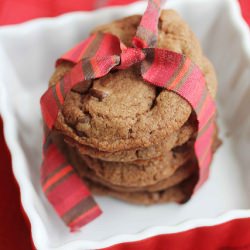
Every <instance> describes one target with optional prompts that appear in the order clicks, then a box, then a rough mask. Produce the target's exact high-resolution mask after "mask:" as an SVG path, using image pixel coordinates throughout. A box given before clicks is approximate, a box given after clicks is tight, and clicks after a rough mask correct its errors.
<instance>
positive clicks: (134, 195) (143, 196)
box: [85, 175, 197, 205]
mask: <svg viewBox="0 0 250 250" xmlns="http://www.w3.org/2000/svg"><path fill="white" fill-rule="evenodd" d="M85 182H86V184H87V185H88V186H89V188H90V190H91V192H92V193H93V194H96V195H108V196H112V197H114V198H117V199H120V200H123V201H126V202H129V203H134V204H140V205H152V204H157V203H167V202H177V203H184V202H186V201H188V200H189V199H190V197H191V195H192V192H193V189H194V186H195V183H196V182H197V175H194V176H192V177H190V178H189V179H187V180H185V181H184V182H182V183H181V184H179V185H176V186H174V187H171V188H167V189H165V190H162V191H157V192H147V191H142V192H118V191H115V190H112V189H109V188H107V187H104V186H102V185H100V184H97V183H95V182H93V181H90V180H88V179H85Z"/></svg>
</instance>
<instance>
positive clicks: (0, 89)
mask: <svg viewBox="0 0 250 250" xmlns="http://www.w3.org/2000/svg"><path fill="white" fill-rule="evenodd" d="M196 1H199V0H188V2H189V3H192V4H193V3H194V2H196ZM206 1H207V2H208V1H209V2H210V3H211V4H212V3H213V2H215V1H217V0H212V1H211V0H206ZM175 2H181V0H175ZM223 4H225V5H226V4H227V5H228V7H229V8H228V11H229V13H230V17H231V21H232V23H233V24H234V25H235V28H236V29H237V30H238V31H239V35H240V36H241V42H242V44H241V46H242V47H243V49H244V51H245V53H246V56H247V58H248V61H249V64H250V32H249V29H248V26H247V24H246V23H245V21H244V20H243V18H242V17H241V12H240V7H239V4H238V2H236V1H234V0H224V3H223ZM137 5H143V6H145V3H143V2H137V3H133V4H130V5H127V6H118V7H106V8H102V9H99V10H95V11H93V12H87V11H80V12H79V11H77V12H73V13H67V14H63V15H60V16H58V17H52V18H47V17H46V18H38V19H35V20H31V21H27V22H25V23H21V24H17V25H6V26H4V27H1V28H0V35H1V33H2V32H13V31H15V32H20V31H21V30H22V29H31V30H32V29H37V28H38V27H41V26H46V25H50V24H51V22H53V25H54V27H55V26H56V25H57V24H61V23H62V22H68V21H69V20H70V19H72V18H77V16H80V15H81V16H82V15H86V16H90V15H93V14H98V13H100V12H105V11H109V10H110V9H114V10H118V9H123V8H128V7H133V6H137ZM0 49H1V48H0ZM1 53H3V54H4V51H1V50H0V54H1ZM7 104H8V100H6V95H5V88H4V84H1V83H0V114H1V115H2V119H3V122H4V124H5V126H4V137H5V140H6V144H7V145H8V148H9V151H10V152H11V162H12V169H13V175H14V178H15V179H16V181H17V183H18V185H19V188H20V196H21V203H22V207H23V210H24V211H25V213H26V215H27V217H28V218H29V220H30V224H31V231H32V239H33V242H34V244H35V245H36V246H37V247H39V249H44V248H41V247H40V246H42V247H43V246H44V245H43V244H42V243H41V240H40V237H38V235H39V234H41V227H40V226H41V225H42V226H45V225H44V224H43V222H42V219H41V217H40V216H39V214H38V212H37V211H36V210H35V209H34V210H33V208H35V207H32V209H31V208H30V207H29V201H30V198H29V197H30V196H32V197H33V194H32V193H31V192H32V188H31V189H27V184H28V185H31V180H29V178H28V176H27V175H26V178H27V179H28V180H29V182H26V183H25V190H24V184H23V182H24V181H25V179H23V176H22V178H21V177H20V174H19V173H18V169H17V168H18V165H19V164H18V162H20V159H19V157H20V156H21V157H23V161H24V163H25V157H24V154H23V152H22V148H21V146H20V145H19V144H17V143H15V140H13V139H16V135H15V134H16V133H15V131H16V128H15V124H14V122H13V121H14V120H15V117H14V115H13V113H12V112H11V110H10V108H9V107H8V105H7ZM13 152H15V154H13ZM29 187H30V186H29ZM32 199H33V200H34V197H33V198H32ZM249 217H250V209H239V210H231V211H228V212H226V213H223V214H221V215H218V216H216V217H215V218H209V219H204V218H200V219H191V220H187V221H185V222H182V223H179V224H177V225H173V226H160V227H156V226H155V227H150V228H147V229H144V230H142V231H141V232H139V233H134V234H120V235H116V236H111V237H108V238H107V239H105V240H100V241H87V240H75V241H70V242H68V243H66V244H64V245H59V246H56V247H52V248H51V246H50V249H57V250H59V249H60V250H67V249H69V247H70V248H71V249H78V248H80V247H82V246H83V244H84V245H85V246H86V247H89V248H104V247H108V246H112V245H115V244H118V243H122V242H133V241H138V240H143V239H146V238H149V237H153V236H156V235H162V234H172V233H178V232H184V231H187V230H190V229H193V228H199V227H203V226H215V225H219V224H222V223H225V222H228V221H231V220H234V219H240V218H249ZM38 218H39V219H40V221H39V219H38ZM41 223H42V224H41ZM38 228H39V230H38Z"/></svg>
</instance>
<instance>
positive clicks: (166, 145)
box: [65, 124, 196, 162]
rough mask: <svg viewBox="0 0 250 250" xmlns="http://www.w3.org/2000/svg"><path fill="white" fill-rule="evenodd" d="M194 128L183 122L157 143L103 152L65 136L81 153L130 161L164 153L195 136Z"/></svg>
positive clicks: (105, 158) (146, 158) (110, 159)
mask: <svg viewBox="0 0 250 250" xmlns="http://www.w3.org/2000/svg"><path fill="white" fill-rule="evenodd" d="M195 132H196V131H195V128H194V126H192V125H191V124H185V125H184V126H183V127H182V128H181V129H180V130H179V131H176V132H174V133H173V134H172V135H170V136H168V137H167V138H164V140H162V141H160V143H159V144H156V145H152V146H150V147H146V148H136V149H130V150H124V151H117V152H113V153H110V152H105V151H101V150H98V149H96V148H92V147H89V146H86V145H81V144H79V143H77V142H75V141H74V140H72V139H71V138H70V137H65V142H67V143H68V144H69V145H70V146H71V147H73V148H75V150H76V151H78V153H79V154H81V155H87V156H90V157H92V158H97V159H100V160H104V161H119V162H132V161H136V160H148V159H152V158H156V157H160V156H162V155H164V154H165V153H166V152H167V151H170V150H171V149H173V148H175V147H178V146H181V145H183V144H184V143H185V142H187V141H188V140H189V139H190V138H192V137H195Z"/></svg>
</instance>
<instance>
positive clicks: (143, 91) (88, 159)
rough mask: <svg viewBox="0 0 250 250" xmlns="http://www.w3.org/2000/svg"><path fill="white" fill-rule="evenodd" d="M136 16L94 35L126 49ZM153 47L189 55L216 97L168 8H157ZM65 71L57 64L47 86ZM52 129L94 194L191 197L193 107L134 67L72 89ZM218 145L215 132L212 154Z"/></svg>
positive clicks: (191, 39)
mask: <svg viewBox="0 0 250 250" xmlns="http://www.w3.org/2000/svg"><path fill="white" fill-rule="evenodd" d="M140 19H141V16H131V17H127V18H124V19H121V20H118V21H115V22H112V23H110V24H107V25H103V26H100V27H97V28H96V29H95V30H94V31H93V33H97V32H104V33H111V34H113V35H116V36H118V37H119V38H120V40H121V41H122V42H123V43H124V44H125V45H127V46H131V40H132V38H133V36H134V35H135V33H136V29H137V26H138V25H139V22H140ZM157 47H158V48H164V49H168V50H172V51H175V52H178V53H182V54H185V55H186V56H188V57H189V58H191V60H192V61H193V62H194V63H196V64H197V65H198V66H199V67H200V68H201V70H202V71H203V73H204V76H205V78H206V83H207V88H208V90H209V92H210V94H211V96H212V97H213V98H215V96H216V88H217V80H216V76H215V72H214V69H213V66H212V65H211V63H210V62H209V61H208V59H207V58H206V57H205V56H204V55H203V53H202V49H201V47H200V45H199V42H198V41H197V39H196V37H195V36H194V34H193V33H192V31H191V30H190V28H189V27H188V25H187V24H186V23H185V22H184V21H183V20H182V19H181V18H180V16H179V15H178V14H177V13H176V12H175V11H172V10H164V11H162V13H161V16H160V22H159V34H158V44H157ZM72 66H73V65H72V64H71V63H67V62H63V63H62V64H61V65H60V66H58V67H57V68H56V71H55V73H54V74H53V76H52V78H51V80H50V85H53V84H55V83H56V82H57V81H58V80H60V78H61V77H62V76H63V75H64V74H65V73H66V72H68V71H69V70H70V69H71V68H72ZM54 131H55V132H56V133H57V135H59V136H58V138H59V137H60V138H59V141H60V142H59V143H58V141H57V139H55V141H57V143H58V144H59V146H60V147H61V148H63V150H64V154H65V155H66V156H67V158H68V159H69V161H71V163H72V164H73V166H74V167H75V168H76V170H77V172H78V173H79V175H80V176H81V177H82V178H83V179H85V181H86V183H87V184H88V185H89V187H90V189H91V190H92V191H93V192H94V193H97V194H108V195H111V196H114V197H117V198H120V199H123V200H126V201H129V202H133V203H140V204H151V203H159V202H170V201H175V202H184V201H186V200H187V199H189V197H190V196H191V194H192V190H193V187H194V185H195V183H196V181H197V178H198V177H197V176H198V168H197V162H196V160H195V155H194V150H193V145H194V141H195V137H196V133H197V122H196V119H195V116H194V114H193V112H192V109H191V107H190V105H189V104H188V103H187V102H186V101H185V100H183V98H181V97H180V96H179V95H177V94H175V93H173V92H170V91H167V90H165V89H161V88H157V87H154V86H152V85H149V84H147V83H146V82H144V81H143V80H142V78H141V77H140V76H139V74H138V69H137V67H136V66H133V67H131V68H129V69H127V70H120V71H113V72H111V73H109V74H108V75H107V76H105V77H103V78H101V79H97V80H94V81H91V82H88V83H86V82H85V83H84V84H81V83H80V84H79V85H78V86H77V87H75V88H74V89H72V90H71V92H70V93H69V94H68V95H67V97H66V101H65V103H64V105H63V108H62V110H61V111H60V113H59V116H58V119H57V122H56V124H55V128H54ZM217 144H218V139H217V135H216V134H215V135H214V149H216V147H217ZM65 148H66V149H65Z"/></svg>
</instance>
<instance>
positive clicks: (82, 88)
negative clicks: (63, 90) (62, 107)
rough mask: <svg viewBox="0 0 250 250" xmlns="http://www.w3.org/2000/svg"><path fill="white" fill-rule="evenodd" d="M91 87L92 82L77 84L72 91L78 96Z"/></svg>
mask: <svg viewBox="0 0 250 250" xmlns="http://www.w3.org/2000/svg"><path fill="white" fill-rule="evenodd" d="M91 85H92V80H88V81H84V82H80V83H78V84H77V85H76V86H75V87H74V88H73V89H72V90H73V91H74V92H77V93H79V94H84V93H85V92H86V91H87V90H88V89H89V88H90V87H91Z"/></svg>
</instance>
